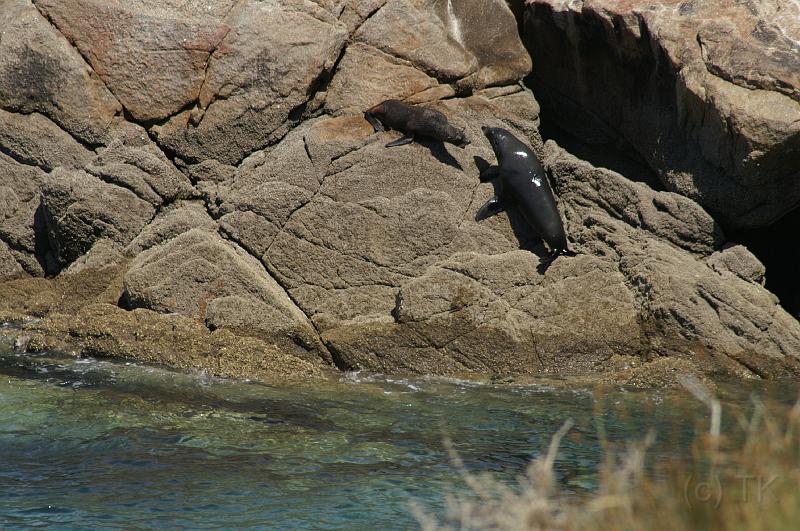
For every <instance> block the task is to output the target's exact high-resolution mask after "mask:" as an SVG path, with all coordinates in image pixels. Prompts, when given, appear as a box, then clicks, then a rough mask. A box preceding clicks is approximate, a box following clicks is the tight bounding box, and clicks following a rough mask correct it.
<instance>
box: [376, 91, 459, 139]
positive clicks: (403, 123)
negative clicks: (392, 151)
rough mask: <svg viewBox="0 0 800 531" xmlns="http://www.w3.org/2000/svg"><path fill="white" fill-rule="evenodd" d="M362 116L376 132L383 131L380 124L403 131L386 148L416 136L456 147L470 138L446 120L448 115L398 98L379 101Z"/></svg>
mask: <svg viewBox="0 0 800 531" xmlns="http://www.w3.org/2000/svg"><path fill="white" fill-rule="evenodd" d="M364 118H366V119H367V121H368V122H369V123H370V124H371V125H372V127H373V128H374V129H375V131H383V130H384V128H383V127H384V126H386V127H388V128H390V129H394V130H396V131H401V132H402V133H403V137H402V138H398V139H397V140H395V141H394V142H389V143H388V144H386V147H393V146H402V145H403V144H408V143H410V142H413V141H414V136H415V135H420V136H427V137H430V138H433V139H436V140H441V141H442V142H449V143H451V144H455V145H457V146H459V147H464V146H466V145H467V144H469V139H468V138H467V135H466V134H465V133H464V131H462V130H461V129H458V128H456V127H453V126H452V125H450V124H449V123H447V117H446V116H445V115H444V114H442V113H440V112H439V111H434V110H433V109H426V108H424V107H415V106H414V105H408V104H406V103H403V102H401V101H397V100H386V101H384V102H383V103H379V104H378V105H376V106H374V107H372V108H371V109H369V110H368V111H367V112H365V113H364Z"/></svg>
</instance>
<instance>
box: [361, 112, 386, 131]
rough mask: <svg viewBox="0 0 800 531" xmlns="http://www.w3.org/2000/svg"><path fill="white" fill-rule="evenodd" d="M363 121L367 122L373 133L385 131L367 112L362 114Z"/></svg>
mask: <svg viewBox="0 0 800 531" xmlns="http://www.w3.org/2000/svg"><path fill="white" fill-rule="evenodd" d="M364 119H365V120H366V121H368V122H369V125H371V126H372V129H373V131H374V132H376V133H380V132H381V131H386V129H384V128H383V124H382V123H381V122H380V121H378V119H377V118H375V117H374V116H372V115H371V114H370V113H369V112H365V113H364Z"/></svg>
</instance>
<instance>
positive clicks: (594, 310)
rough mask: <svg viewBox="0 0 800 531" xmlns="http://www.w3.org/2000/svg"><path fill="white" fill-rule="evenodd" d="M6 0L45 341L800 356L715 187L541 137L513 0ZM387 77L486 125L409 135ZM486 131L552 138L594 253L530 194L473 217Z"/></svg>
mask: <svg viewBox="0 0 800 531" xmlns="http://www.w3.org/2000/svg"><path fill="white" fill-rule="evenodd" d="M0 2H1V3H2V7H4V8H6V9H3V10H2V11H0V17H7V18H8V20H7V25H6V26H4V28H8V29H4V30H3V31H4V33H2V37H1V38H0V88H2V91H0V125H3V126H4V127H3V128H2V131H0V178H1V179H0V192H1V193H0V318H6V319H8V318H12V319H15V320H20V319H23V318H24V317H25V316H35V317H37V318H39V320H36V321H24V320H23V321H22V324H21V330H22V332H21V333H26V334H29V335H30V336H31V337H32V338H33V339H31V341H30V343H29V344H30V345H31V348H38V349H42V348H62V349H67V350H70V351H75V352H77V353H88V354H91V355H110V356H121V357H134V358H138V359H141V360H144V361H148V362H156V363H168V364H170V365H174V366H177V367H183V368H188V367H196V368H203V369H206V370H209V371H210V372H213V373H214V374H224V375H232V376H244V377H259V378H260V377H266V376H269V375H272V376H276V377H281V378H283V377H298V378H307V377H319V376H321V375H322V374H323V370H324V369H325V367H329V368H333V367H336V368H338V369H342V370H356V369H368V370H372V371H384V372H411V373H426V374H439V375H462V376H463V375H466V376H470V377H478V376H484V377H485V376H491V377H505V376H512V377H514V378H524V377H533V378H541V377H553V376H555V377H562V376H566V375H571V376H576V377H579V378H581V379H580V380H576V381H581V382H585V381H588V380H587V379H591V378H597V381H600V382H615V381H619V382H628V383H630V384H631V385H647V384H648V382H649V383H650V384H654V385H668V384H669V382H672V381H674V376H675V375H676V374H678V373H680V372H687V371H688V372H697V373H703V374H706V375H714V374H717V375H725V376H730V375H736V376H741V377H765V378H771V377H780V376H789V375H793V376H796V375H797V374H800V361H799V360H798V353H800V323H798V322H797V321H796V320H794V319H792V318H791V317H790V316H788V314H786V313H785V312H784V311H783V310H782V309H781V307H780V306H779V305H778V304H777V300H776V299H775V297H774V296H773V295H772V294H771V293H770V292H769V291H767V290H766V289H765V288H764V287H763V278H764V268H763V266H762V265H761V264H760V263H759V262H758V260H757V259H756V258H755V257H754V256H753V255H752V254H751V253H749V251H747V250H746V249H744V248H742V247H741V246H739V247H736V246H731V245H729V242H727V239H726V237H725V234H724V233H723V231H722V230H721V229H720V225H719V224H718V222H717V221H718V220H717V218H715V217H712V215H711V214H710V213H709V210H706V209H704V208H703V207H702V206H700V204H698V202H696V201H695V199H702V198H701V197H695V196H697V194H694V195H693V194H691V193H685V190H681V189H679V188H678V187H671V188H670V189H671V190H673V191H655V190H653V189H651V188H649V187H648V186H647V185H646V184H644V183H643V182H639V181H644V180H646V179H643V178H640V177H641V176H638V175H625V176H623V175H620V174H618V173H614V172H612V171H609V170H606V169H602V168H596V167H593V166H591V165H590V164H588V163H586V162H584V161H581V160H579V159H577V158H575V157H574V156H572V155H571V154H569V153H568V152H566V151H564V150H563V149H562V148H560V147H559V146H557V145H556V144H555V143H553V142H548V143H546V144H544V143H543V142H542V139H541V137H540V135H539V131H538V129H539V105H538V103H537V101H536V99H535V98H534V96H533V94H532V93H531V92H529V91H528V90H527V89H525V88H524V87H523V86H522V85H520V83H519V82H520V80H521V79H522V78H523V77H524V76H526V75H527V74H528V73H529V71H530V69H531V59H530V57H529V55H528V53H527V52H526V50H525V48H524V47H523V45H522V42H521V40H520V39H519V38H518V34H517V32H516V22H515V19H514V16H513V15H512V13H511V11H510V10H509V9H508V7H507V6H506V4H505V2H502V1H501V0H468V1H464V2H444V1H438V0H437V1H434V2H425V1H422V0H388V1H384V0H320V1H318V2H311V1H305V0H299V1H298V0H270V1H256V0H240V1H238V2H233V1H222V0H220V1H215V2H183V1H181V2H178V1H173V0H167V1H161V2H154V1H150V0H137V1H134V2H121V1H112V2H99V1H97V0H67V1H58V2H56V1H51V0H36V1H34V2H33V3H31V2H28V1H22V0H18V1H17V0H14V1H10V0H0ZM201 8H202V9H201ZM12 12H13V13H14V14H15V16H16V18H9V16H8V13H12ZM31 54H39V55H36V56H35V57H37V58H36V59H35V60H34V59H31V57H33V56H32V55H31ZM534 59H536V58H535V57H534ZM31 61H33V62H32V63H31ZM36 61H38V62H36ZM534 64H537V63H536V62H534ZM8 65H11V66H8ZM31 65H32V66H31ZM37 65H39V66H37ZM42 65H45V67H46V68H45V69H44V70H41V72H40V74H37V75H40V78H39V79H42V80H44V81H46V82H44V81H43V82H42V83H31V82H30V80H31V77H30V76H28V75H27V74H26V75H25V76H22V75H19V72H23V71H25V70H24V69H25V68H28V69H29V70H31V69H34V70H35V68H39V67H40V66H42ZM23 67H24V68H23ZM42 68H44V67H42ZM47 68H49V69H50V70H47ZM48 76H49V77H48ZM58 76H63V77H64V79H61V78H60V77H58ZM51 77H53V78H54V79H57V80H58V85H57V86H58V87H59V88H61V89H63V90H59V91H57V94H55V93H54V92H53V90H52V89H53V87H52V86H51V85H48V83H50V78H51ZM748 90H749V89H748ZM770 90H772V89H770ZM776 90H777V89H776ZM25 91H27V92H25ZM780 97H782V98H783V97H786V98H789V99H791V98H790V96H789V95H784V94H783V93H781V95H780ZM386 98H398V99H404V100H405V101H408V102H411V103H416V104H420V105H425V106H429V107H431V108H434V109H436V110H439V111H441V112H443V113H444V114H446V115H447V116H448V118H449V120H450V121H451V122H452V123H453V124H455V125H456V126H458V127H460V128H464V129H465V130H466V132H467V134H468V135H469V137H470V138H471V140H472V144H470V145H469V146H468V147H467V148H466V149H460V148H457V147H454V146H451V145H443V144H441V143H437V142H432V141H429V140H426V139H418V142H415V143H413V144H410V145H406V146H402V147H397V148H388V149H387V148H386V147H384V146H385V144H386V143H387V142H389V141H391V140H394V139H395V138H397V136H398V135H399V134H400V133H398V132H381V133H374V132H373V130H372V128H371V126H370V125H369V124H368V123H367V122H366V121H365V120H364V118H363V116H362V113H363V111H364V110H365V109H367V108H368V107H370V106H372V105H374V104H376V103H378V102H380V101H382V100H383V99H386ZM715 101H716V100H715ZM756 119H757V117H756V118H754V120H756ZM481 126H500V127H505V128H508V129H509V130H511V131H512V132H513V133H514V134H515V135H517V136H519V137H520V138H522V139H524V140H525V141H527V142H528V143H529V144H530V145H531V146H532V148H533V149H534V151H535V152H536V153H537V154H538V156H539V157H540V158H541V159H542V161H543V162H544V165H545V166H546V167H547V169H548V170H549V172H550V176H551V180H552V184H553V186H554V189H555V191H556V194H557V196H558V200H559V206H560V209H561V211H562V213H563V216H564V221H565V224H566V227H567V231H568V234H569V235H570V238H571V246H572V248H573V249H574V250H575V251H577V252H578V255H577V256H575V257H560V258H558V259H557V260H555V261H554V262H553V263H552V264H549V265H548V264H547V262H546V260H545V256H546V250H545V248H544V246H543V244H542V243H541V242H540V241H539V240H538V238H537V237H536V235H535V234H533V233H532V232H531V231H530V229H529V228H528V227H527V225H526V223H525V222H524V220H523V219H522V218H521V216H520V215H519V213H517V212H516V211H515V210H514V209H513V208H512V209H511V210H509V211H508V212H505V213H501V214H500V215H498V216H495V217H493V218H490V219H488V220H485V221H482V222H480V223H478V222H476V221H475V220H474V215H475V212H476V211H477V210H478V208H479V207H480V206H481V205H482V204H483V203H484V202H485V201H487V200H488V199H489V198H490V197H491V196H492V194H493V190H492V186H491V185H489V184H481V183H479V180H478V174H479V171H478V166H479V164H478V163H479V162H480V159H484V160H485V161H488V162H494V154H493V152H492V150H491V148H490V146H489V144H488V142H487V141H486V140H485V139H484V138H483V136H482V134H481V131H480V127H481ZM715 134H716V133H715ZM720 134H721V133H720ZM743 138H744V137H743ZM713 139H714V141H715V142H722V143H724V142H726V141H727V140H725V137H724V135H723V136H719V135H718V136H717V137H713ZM754 156H755V155H754ZM765 160H766V159H765ZM693 171H694V170H693ZM692 175H695V174H694V173H693V174H692ZM696 175H698V176H699V177H698V179H700V178H701V177H702V176H703V175H704V174H702V173H697V174H696ZM703 178H704V177H703ZM698 182H700V181H698ZM674 190H677V191H678V192H681V193H675V191H674ZM711 211H712V212H713V209H712V210H711Z"/></svg>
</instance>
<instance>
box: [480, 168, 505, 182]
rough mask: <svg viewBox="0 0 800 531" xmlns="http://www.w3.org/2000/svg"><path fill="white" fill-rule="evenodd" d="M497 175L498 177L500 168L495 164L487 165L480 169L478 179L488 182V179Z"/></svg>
mask: <svg viewBox="0 0 800 531" xmlns="http://www.w3.org/2000/svg"><path fill="white" fill-rule="evenodd" d="M498 177H500V168H499V167H497V166H489V167H488V168H485V169H484V170H483V171H481V174H480V175H479V176H478V179H480V181H481V182H482V183H488V182H489V181H491V180H494V179H497V178H498Z"/></svg>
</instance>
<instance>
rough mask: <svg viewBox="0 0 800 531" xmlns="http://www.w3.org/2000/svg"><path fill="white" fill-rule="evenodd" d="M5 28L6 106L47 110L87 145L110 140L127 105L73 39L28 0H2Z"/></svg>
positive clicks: (0, 48) (1, 47) (1, 90)
mask: <svg viewBox="0 0 800 531" xmlns="http://www.w3.org/2000/svg"><path fill="white" fill-rule="evenodd" d="M0 28H3V36H2V39H0V108H2V109H4V110H6V111H12V112H19V113H24V114H29V113H34V112H36V113H41V114H43V115H45V116H47V117H48V118H50V119H51V120H52V121H53V122H55V123H56V124H58V126H59V127H61V128H62V129H64V130H65V131H67V132H69V133H70V134H71V135H73V136H74V137H75V138H77V139H79V140H80V141H82V142H85V143H87V144H93V145H95V144H101V143H102V142H103V141H104V140H106V138H107V134H108V131H109V127H110V125H111V122H112V120H113V119H114V116H115V115H117V114H118V113H119V112H120V110H121V107H120V105H119V102H117V100H116V99H115V98H114V96H113V95H112V94H111V92H109V91H108V89H107V88H106V87H105V85H103V82H102V81H101V79H99V78H98V77H97V75H96V74H95V73H94V71H92V70H91V69H90V68H89V67H88V66H87V65H86V63H85V62H84V61H83V58H82V57H81V55H80V53H78V51H77V50H75V48H73V47H72V46H70V43H69V42H68V41H67V39H66V38H64V36H63V35H61V34H60V33H59V32H58V30H56V29H55V28H53V26H52V25H51V24H50V23H49V22H48V21H47V19H46V18H44V17H43V16H42V15H41V14H40V13H39V12H38V11H37V10H36V8H35V7H34V6H33V5H32V4H31V3H30V1H28V0H2V1H0ZM92 33H94V34H96V35H100V34H102V32H97V31H93V32H92Z"/></svg>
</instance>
